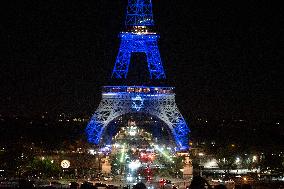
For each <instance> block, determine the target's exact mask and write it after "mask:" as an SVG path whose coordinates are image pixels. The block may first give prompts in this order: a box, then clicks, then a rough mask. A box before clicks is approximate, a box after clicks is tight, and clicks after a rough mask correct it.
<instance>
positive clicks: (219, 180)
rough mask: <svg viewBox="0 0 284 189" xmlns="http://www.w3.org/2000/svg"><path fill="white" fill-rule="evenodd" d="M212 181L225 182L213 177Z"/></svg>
mask: <svg viewBox="0 0 284 189" xmlns="http://www.w3.org/2000/svg"><path fill="white" fill-rule="evenodd" d="M212 182H217V183H223V181H222V180H221V179H212Z"/></svg>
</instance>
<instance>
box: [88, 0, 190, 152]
mask: <svg viewBox="0 0 284 189" xmlns="http://www.w3.org/2000/svg"><path fill="white" fill-rule="evenodd" d="M125 25H126V32H121V33H120V39H121V44H120V48H119V52H118V55H117V59H116V62H115V65H114V69H113V72H112V78H113V79H126V78H127V74H128V68H129V64H130V58H131V54H132V53H144V54H146V57H147V63H148V70H149V73H150V79H151V80H161V79H165V78H166V75H165V72H164V68H163V65H162V61H161V57H160V52H159V48H158V41H157V40H158V38H159V35H158V34H156V33H154V32H152V31H151V30H152V28H153V26H154V20H153V13H152V2H151V0H129V1H128V7H127V16H126V22H125ZM173 90H174V88H173V87H156V86H105V87H103V92H102V100H101V103H100V105H99V107H98V109H97V110H96V112H95V113H94V115H93V117H92V118H91V120H90V122H89V124H88V126H87V128H86V132H87V136H88V141H89V142H91V143H94V144H99V143H100V142H101V138H102V135H103V134H104V130H105V128H106V127H107V126H108V124H109V123H110V122H111V121H112V120H114V119H116V118H117V117H119V116H122V115H125V114H129V113H130V114H131V113H140V112H141V113H146V114H148V115H151V116H155V117H157V118H158V119H160V120H161V121H163V122H164V123H166V125H167V126H168V128H169V129H170V131H171V134H172V136H173V138H174V140H175V143H176V150H186V149H188V148H189V144H188V143H189V132H190V131H189V128H188V126H187V124H186V122H185V120H184V118H183V116H182V115H181V113H180V112H179V110H178V108H177V105H176V103H175V93H174V91H173Z"/></svg>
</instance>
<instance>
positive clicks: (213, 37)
mask: <svg viewBox="0 0 284 189" xmlns="http://www.w3.org/2000/svg"><path fill="white" fill-rule="evenodd" d="M8 2H9V3H8ZM236 2H237V1H235V3H233V2H231V1H226V3H220V2H219V1H218V3H217V1H196V0H195V1H193V0H186V1H185V0H177V1H174V0H153V7H154V18H155V22H156V30H157V32H159V34H160V35H161V39H160V41H159V46H160V52H161V56H162V60H163V64H164V67H165V70H166V74H167V78H168V80H167V84H168V85H170V86H175V87H176V94H177V96H176V98H177V103H178V106H179V108H180V110H181V112H182V113H183V115H184V116H185V117H186V119H191V118H195V117H198V116H208V117H217V118H225V117H234V116H236V117H241V118H245V119H246V118H253V119H271V118H283V112H284V111H283V107H284V103H283V96H284V94H283V91H284V87H283V82H282V77H283V32H284V29H283V25H282V26H281V24H283V12H284V10H283V6H280V5H276V4H270V1H250V0H248V1H245V2H246V3H243V4H238V3H236ZM7 3H8V4H7ZM126 4H127V0H92V1H48V0H37V1H32V0H31V1H21V2H20V1H19V3H15V2H13V1H7V2H6V4H5V5H4V4H2V5H1V8H2V11H1V15H2V16H1V18H2V21H1V23H0V42H1V46H3V45H4V48H2V50H1V56H0V62H1V64H0V113H3V114H20V115H27V116H33V115H37V114H40V113H41V112H45V111H47V112H50V113H54V114H57V113H59V112H70V113H76V114H78V113H79V114H80V113H83V114H87V115H91V114H92V113H93V112H94V111H95V109H96V108H97V106H98V103H99V101H100V98H101V91H100V90H101V86H103V85H106V84H108V85H109V84H111V80H110V76H111V72H112V69H113V66H114V62H115V58H116V55H117V52H118V47H119V42H120V41H119V39H118V34H119V32H120V31H122V30H123V28H124V16H125V10H126ZM281 44H282V45H281Z"/></svg>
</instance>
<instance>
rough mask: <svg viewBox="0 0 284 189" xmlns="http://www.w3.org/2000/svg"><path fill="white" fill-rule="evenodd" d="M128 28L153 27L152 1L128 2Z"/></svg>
mask: <svg viewBox="0 0 284 189" xmlns="http://www.w3.org/2000/svg"><path fill="white" fill-rule="evenodd" d="M125 25H126V26H153V25H154V19H153V11H152V1H151V0H128V6H127V15H126V21H125Z"/></svg>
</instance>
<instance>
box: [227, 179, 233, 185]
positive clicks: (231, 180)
mask: <svg viewBox="0 0 284 189" xmlns="http://www.w3.org/2000/svg"><path fill="white" fill-rule="evenodd" d="M233 183H235V181H234V180H233V179H229V180H225V184H233Z"/></svg>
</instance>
